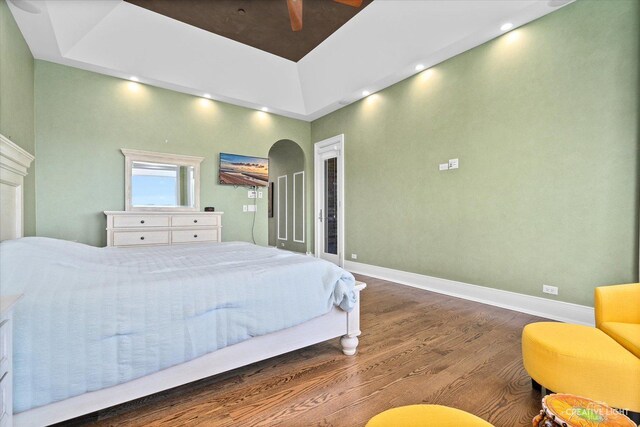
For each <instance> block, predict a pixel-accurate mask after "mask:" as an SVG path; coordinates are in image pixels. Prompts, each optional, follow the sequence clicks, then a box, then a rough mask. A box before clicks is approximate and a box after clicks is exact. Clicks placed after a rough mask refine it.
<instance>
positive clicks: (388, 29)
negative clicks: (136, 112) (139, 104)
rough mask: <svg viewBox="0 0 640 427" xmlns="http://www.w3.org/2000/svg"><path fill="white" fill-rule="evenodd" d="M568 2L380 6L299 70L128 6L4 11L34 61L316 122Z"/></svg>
mask: <svg viewBox="0 0 640 427" xmlns="http://www.w3.org/2000/svg"><path fill="white" fill-rule="evenodd" d="M155 1H160V0H155ZM185 1H186V0H180V1H177V0H175V3H176V4H183V3H184V2H185ZM202 1H203V2H205V0H202ZM207 1H209V0H207ZM210 1H219V0H210ZM256 1H262V0H256ZM313 1H315V0H313ZM571 1H572V0H423V1H421V0H375V1H373V2H371V4H369V5H368V6H367V7H366V8H364V9H363V10H362V11H361V12H359V13H358V14H356V15H355V16H354V17H353V18H352V19H350V20H349V21H347V23H346V24H344V25H343V26H342V27H340V28H339V29H338V30H337V31H335V32H334V33H333V34H332V35H331V36H329V37H328V38H327V39H325V40H324V41H323V42H322V43H320V45H318V46H317V47H316V48H315V49H313V50H312V51H311V52H310V53H308V54H307V55H306V56H305V57H304V58H302V60H300V61H298V62H292V61H289V60H287V59H284V58H282V57H280V56H277V55H273V54H270V53H267V52H265V51H263V50H260V49H257V48H254V47H251V46H248V45H246V44H244V43H240V42H237V41H235V40H231V39H229V38H226V37H223V36H220V35H218V34H214V33H211V32H209V31H205V30H202V29H200V28H197V27H194V26H192V25H188V24H185V23H183V22H180V21H177V20H175V19H172V18H169V17H166V16H164V15H161V14H158V13H154V12H151V11H149V10H147V9H144V8H141V7H138V6H135V5H133V4H131V3H128V2H125V1H123V0H9V1H8V4H9V8H10V10H11V13H12V14H13V16H14V17H15V19H16V22H17V23H18V26H19V27H20V30H21V31H22V34H23V35H24V37H25V40H26V41H27V43H28V45H29V47H30V49H31V52H32V53H33V56H34V57H35V58H37V59H43V60H47V61H52V62H56V63H60V64H64V65H69V66H73V67H77V68H82V69H86V70H90V71H95V72H99V73H103V74H107V75H111V76H115V77H120V78H125V79H128V78H130V77H131V76H137V77H138V78H139V80H140V82H141V83H145V84H150V85H154V86H159V87H163V88H167V89H172V90H176V91H180V92H184V93H189V94H193V95H196V96H203V95H204V94H205V93H206V94H210V95H211V96H212V98H214V99H217V100H220V101H224V102H228V103H232V104H236V105H240V106H244V107H248V108H254V109H261V108H263V107H268V109H269V111H270V112H271V113H275V114H280V115H283V116H287V117H293V118H297V119H301V120H308V121H310V120H315V119H317V118H319V117H322V116H323V115H325V114H328V113H330V112H332V111H335V110H337V109H339V108H342V107H343V106H344V105H346V104H349V103H351V102H354V101H356V100H358V99H360V98H361V97H362V92H363V91H364V90H366V91H369V92H371V93H373V92H376V91H378V90H381V89H383V88H385V87H387V86H390V85H392V84H394V83H396V82H398V81H400V80H402V79H405V78H407V77H409V76H411V75H412V74H415V73H416V68H415V67H416V64H423V65H424V66H425V67H426V68H429V67H431V66H434V65H437V64H438V63H440V62H442V61H445V60H447V59H448V58H451V57H452V56H455V55H457V54H459V53H462V52H464V51H466V50H469V49H471V48H473V47H475V46H478V45H480V44H482V43H485V42H486V41H489V40H491V39H493V38H496V37H499V36H501V35H502V34H503V33H502V31H501V30H500V26H501V25H502V24H503V23H505V22H511V23H513V25H514V28H515V30H514V31H521V30H518V29H517V28H518V27H519V26H521V25H523V24H526V23H528V22H530V21H533V20H535V19H537V18H539V17H541V16H543V15H546V14H548V13H551V12H554V11H556V10H558V9H559V8H560V7H562V6H564V5H566V4H568V3H570V2H571ZM311 2H312V0H308V1H307V3H311ZM345 7H347V6H345ZM34 9H35V12H34ZM285 23H286V24H287V25H286V27H288V25H289V24H288V22H286V14H285ZM305 25H306V24H305ZM522 31H525V32H526V29H523V30H522ZM525 48H526V44H517V45H514V46H513V49H525ZM496 59H498V60H499V58H496Z"/></svg>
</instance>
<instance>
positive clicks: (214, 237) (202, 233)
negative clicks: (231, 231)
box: [171, 229, 218, 243]
mask: <svg viewBox="0 0 640 427" xmlns="http://www.w3.org/2000/svg"><path fill="white" fill-rule="evenodd" d="M217 241H218V230H216V229H213V230H206V229H205V230H173V231H172V232H171V242H172V243H197V242H217Z"/></svg>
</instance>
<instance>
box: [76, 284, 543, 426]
mask: <svg viewBox="0 0 640 427" xmlns="http://www.w3.org/2000/svg"><path fill="white" fill-rule="evenodd" d="M358 279H359V280H362V281H364V282H366V283H367V285H368V287H367V289H366V290H365V291H364V292H363V293H362V336H361V337H360V346H359V348H358V353H357V355H356V356H353V357H348V356H344V355H342V353H341V352H340V346H339V343H338V340H337V339H336V340H332V341H330V342H326V343H321V344H317V345H314V346H311V347H308V348H305V349H302V350H298V351H295V352H292V353H289V354H286V355H282V356H278V357H275V358H272V359H269V360H266V361H263V362H259V363H256V364H253V365H251V366H248V367H245V368H240V369H236V370H234V371H231V372H228V373H225V374H221V375H218V376H216V377H213V378H209V379H205V380H201V381H198V382H196V383H192V384H189V385H186V386H182V387H178V388H175V389H172V390H168V391H166V392H163V393H160V394H157V395H154V396H150V397H147V398H144V399H140V400H138V401H135V402H132V403H128V404H124V405H120V406H117V407H115V408H111V409H107V410H104V411H101V412H100V413H99V414H97V415H94V416H93V417H84V418H81V419H77V420H75V421H74V422H73V424H75V425H84V424H88V425H96V426H110V425H114V426H115V425H118V426H143V425H144V426H176V425H194V426H363V425H364V424H365V423H366V422H367V420H368V419H369V418H371V417H372V416H374V415H375V414H377V413H379V412H381V411H383V410H385V409H388V408H392V407H396V406H401V405H409V404H416V403H435V404H441V405H447V406H453V407H456V408H460V409H463V410H465V411H468V412H471V413H473V414H476V415H478V416H480V417H481V418H484V419H485V420H487V421H489V422H491V423H492V424H494V425H495V426H498V427H500V426H509V427H513V426H530V425H531V419H532V418H533V416H534V415H535V414H536V413H537V412H538V410H539V408H540V406H539V405H540V399H541V395H540V393H539V392H537V391H534V390H532V388H531V384H530V380H529V377H528V376H527V374H526V372H525V371H524V368H523V367H522V357H521V350H520V335H521V332H522V328H523V327H524V325H526V324H527V323H531V322H535V321H540V320H543V319H540V318H537V317H534V316H529V315H526V314H522V313H517V312H514V311H509V310H504V309H500V308H496V307H491V306H488V305H483V304H479V303H474V302H470V301H466V300H462V299H457V298H452V297H448V296H444V295H440V294H436V293H431V292H426V291H423V290H420V289H414V288H411V287H407V286H401V285H397V284H393V283H390V282H386V281H383V280H378V279H373V278H370V277H365V276H358Z"/></svg>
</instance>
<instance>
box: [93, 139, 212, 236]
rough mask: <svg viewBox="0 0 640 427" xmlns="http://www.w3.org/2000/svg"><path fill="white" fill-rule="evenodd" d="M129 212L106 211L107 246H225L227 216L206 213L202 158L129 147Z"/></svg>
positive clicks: (127, 171) (124, 151)
mask: <svg viewBox="0 0 640 427" xmlns="http://www.w3.org/2000/svg"><path fill="white" fill-rule="evenodd" d="M121 151H122V154H124V157H125V210H124V211H106V212H105V213H104V214H105V215H106V216H107V246H119V247H135V246H158V245H174V244H184V243H201V242H221V241H222V214H223V213H222V212H199V211H200V163H201V162H202V160H203V158H202V157H195V156H185V155H180V154H168V153H156V152H151V151H141V150H131V149H126V148H123V149H122V150H121Z"/></svg>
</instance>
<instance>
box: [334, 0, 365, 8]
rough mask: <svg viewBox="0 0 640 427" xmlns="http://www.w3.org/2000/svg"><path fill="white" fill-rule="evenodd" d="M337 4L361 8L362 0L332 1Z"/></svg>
mask: <svg viewBox="0 0 640 427" xmlns="http://www.w3.org/2000/svg"><path fill="white" fill-rule="evenodd" d="M333 1H335V2H337V3H342V4H346V5H347V6H351V7H360V6H362V0H333Z"/></svg>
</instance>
